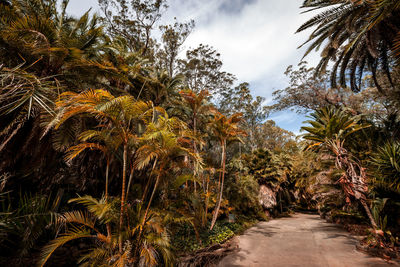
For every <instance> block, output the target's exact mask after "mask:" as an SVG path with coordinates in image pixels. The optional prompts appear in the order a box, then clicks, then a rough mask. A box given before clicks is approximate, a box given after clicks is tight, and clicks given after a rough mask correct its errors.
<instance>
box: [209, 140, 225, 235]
mask: <svg viewBox="0 0 400 267" xmlns="http://www.w3.org/2000/svg"><path fill="white" fill-rule="evenodd" d="M225 161H226V140H224V142H223V145H222V175H221V186H220V190H219V196H218V202H217V205H216V206H215V210H214V213H213V218H212V221H211V226H210V230H212V229H213V228H214V225H215V223H216V221H217V218H218V213H219V209H220V207H221V202H222V193H223V191H224V179H225Z"/></svg>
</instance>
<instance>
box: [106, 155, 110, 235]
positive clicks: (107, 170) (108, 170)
mask: <svg viewBox="0 0 400 267" xmlns="http://www.w3.org/2000/svg"><path fill="white" fill-rule="evenodd" d="M109 172H110V159H109V158H107V167H106V189H105V190H106V192H105V198H106V203H107V201H108V174H109ZM106 228H107V240H108V241H109V242H110V241H111V226H110V223H106ZM110 243H111V242H110Z"/></svg>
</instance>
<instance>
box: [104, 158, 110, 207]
mask: <svg viewBox="0 0 400 267" xmlns="http://www.w3.org/2000/svg"><path fill="white" fill-rule="evenodd" d="M109 172H110V159H109V158H108V157H107V166H106V189H105V190H106V192H105V198H106V201H107V199H108V174H109Z"/></svg>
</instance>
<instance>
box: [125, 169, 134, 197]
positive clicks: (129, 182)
mask: <svg viewBox="0 0 400 267" xmlns="http://www.w3.org/2000/svg"><path fill="white" fill-rule="evenodd" d="M132 179H133V166H131V172H130V174H129V180H128V186H127V187H126V199H127V200H128V196H129V189H130V187H131V183H132Z"/></svg>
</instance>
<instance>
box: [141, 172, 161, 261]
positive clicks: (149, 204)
mask: <svg viewBox="0 0 400 267" xmlns="http://www.w3.org/2000/svg"><path fill="white" fill-rule="evenodd" d="M162 168H163V167H160V170H159V173H158V175H157V178H156V183H155V185H154V188H153V192H152V193H151V196H150V199H149V203H148V204H147V208H146V211H145V212H144V215H143V221H142V223H141V227H140V230H139V234H138V240H137V243H136V244H137V245H136V250H135V256H136V255H138V254H139V248H140V242H141V238H142V232H143V227H144V225H145V223H146V219H147V215H148V213H149V210H150V206H151V202H152V201H153V198H154V195H155V193H156V190H157V187H158V183H159V181H160V177H161V171H162Z"/></svg>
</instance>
